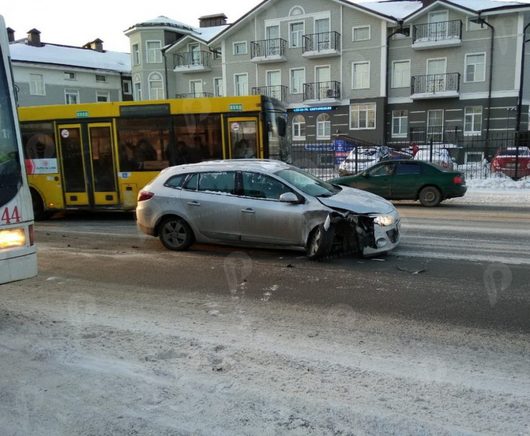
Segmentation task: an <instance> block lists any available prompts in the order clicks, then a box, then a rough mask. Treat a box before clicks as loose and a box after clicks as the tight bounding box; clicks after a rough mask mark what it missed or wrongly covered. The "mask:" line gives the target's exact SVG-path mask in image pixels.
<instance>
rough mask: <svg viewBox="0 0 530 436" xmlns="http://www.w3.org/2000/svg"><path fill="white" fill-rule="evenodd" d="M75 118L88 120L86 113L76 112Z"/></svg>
mask: <svg viewBox="0 0 530 436" xmlns="http://www.w3.org/2000/svg"><path fill="white" fill-rule="evenodd" d="M75 116H76V117H77V118H88V111H77V112H76V113H75Z"/></svg>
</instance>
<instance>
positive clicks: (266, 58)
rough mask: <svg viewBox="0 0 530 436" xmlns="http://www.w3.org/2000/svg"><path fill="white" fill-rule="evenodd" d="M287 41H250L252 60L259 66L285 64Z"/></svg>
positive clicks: (278, 39)
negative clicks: (276, 63)
mask: <svg viewBox="0 0 530 436" xmlns="http://www.w3.org/2000/svg"><path fill="white" fill-rule="evenodd" d="M286 48H287V41H286V40H285V39H282V38H274V39H263V40H261V41H250V60H251V61H252V62H256V63H258V64H267V63H271V62H285V61H286V60H287V58H286V57H285V49H286Z"/></svg>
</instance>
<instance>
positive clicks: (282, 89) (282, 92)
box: [252, 85, 287, 102]
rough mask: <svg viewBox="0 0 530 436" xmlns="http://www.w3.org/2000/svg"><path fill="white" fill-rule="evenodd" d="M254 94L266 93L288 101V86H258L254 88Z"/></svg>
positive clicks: (268, 95)
mask: <svg viewBox="0 0 530 436" xmlns="http://www.w3.org/2000/svg"><path fill="white" fill-rule="evenodd" d="M252 95H265V96H267V97H272V98H275V99H277V100H280V101H283V102H286V101H287V86H284V85H275V86H257V87H254V88H252Z"/></svg>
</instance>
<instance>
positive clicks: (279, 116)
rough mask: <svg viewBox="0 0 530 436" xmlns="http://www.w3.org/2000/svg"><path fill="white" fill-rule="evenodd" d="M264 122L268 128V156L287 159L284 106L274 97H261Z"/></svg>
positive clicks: (287, 146)
mask: <svg viewBox="0 0 530 436" xmlns="http://www.w3.org/2000/svg"><path fill="white" fill-rule="evenodd" d="M263 105H264V108H265V122H266V126H267V129H268V141H269V157H270V158H271V159H279V160H282V161H284V162H288V161H289V143H288V139H287V113H286V110H285V107H284V106H283V105H282V104H281V103H280V102H279V101H278V100H276V99H273V98H266V97H264V99H263Z"/></svg>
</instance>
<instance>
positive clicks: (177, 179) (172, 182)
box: [164, 174, 187, 189]
mask: <svg viewBox="0 0 530 436" xmlns="http://www.w3.org/2000/svg"><path fill="white" fill-rule="evenodd" d="M186 177H187V174H177V175H176V176H172V177H170V178H169V179H167V180H166V183H164V186H167V187H168V188H174V189H178V188H181V187H182V183H183V182H184V180H186Z"/></svg>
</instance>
